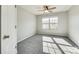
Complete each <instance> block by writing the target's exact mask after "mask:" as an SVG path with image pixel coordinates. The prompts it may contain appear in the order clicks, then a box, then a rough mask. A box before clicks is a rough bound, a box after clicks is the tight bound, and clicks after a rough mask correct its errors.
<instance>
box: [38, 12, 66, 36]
mask: <svg viewBox="0 0 79 59" xmlns="http://www.w3.org/2000/svg"><path fill="white" fill-rule="evenodd" d="M53 16H57V17H58V21H59V22H58V27H57V29H54V30H43V29H42V25H41V24H42V22H41V21H42V18H43V17H53ZM67 21H68V14H67V12H60V13H53V14H49V15H38V16H37V33H38V34H53V35H62V36H66V35H67V26H68V25H67V23H68V22H67Z"/></svg>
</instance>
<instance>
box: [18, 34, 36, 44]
mask: <svg viewBox="0 0 79 59" xmlns="http://www.w3.org/2000/svg"><path fill="white" fill-rule="evenodd" d="M34 35H35V34H33V35H30V36H28V37H25V38H23V39H22V40H20V41H17V43H20V42H21V41H23V40H25V39H27V38H30V37H32V36H34Z"/></svg>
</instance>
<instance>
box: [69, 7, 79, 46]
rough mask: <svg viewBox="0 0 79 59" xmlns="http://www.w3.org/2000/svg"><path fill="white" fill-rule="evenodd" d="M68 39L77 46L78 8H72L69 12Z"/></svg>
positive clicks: (78, 42)
mask: <svg viewBox="0 0 79 59" xmlns="http://www.w3.org/2000/svg"><path fill="white" fill-rule="evenodd" d="M69 37H70V39H71V40H72V41H74V42H75V43H76V44H77V45H78V46H79V6H72V8H71V9H70V11H69Z"/></svg>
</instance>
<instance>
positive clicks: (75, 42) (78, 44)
mask: <svg viewBox="0 0 79 59" xmlns="http://www.w3.org/2000/svg"><path fill="white" fill-rule="evenodd" d="M68 38H69V39H70V40H71V41H72V42H73V43H74V44H76V46H77V47H78V48H79V43H78V42H77V41H75V40H73V39H72V38H71V37H70V36H68Z"/></svg>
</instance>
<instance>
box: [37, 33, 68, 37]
mask: <svg viewBox="0 0 79 59" xmlns="http://www.w3.org/2000/svg"><path fill="white" fill-rule="evenodd" d="M38 35H53V36H63V37H67V35H54V34H39V33H38Z"/></svg>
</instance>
